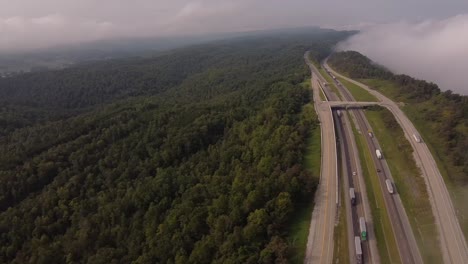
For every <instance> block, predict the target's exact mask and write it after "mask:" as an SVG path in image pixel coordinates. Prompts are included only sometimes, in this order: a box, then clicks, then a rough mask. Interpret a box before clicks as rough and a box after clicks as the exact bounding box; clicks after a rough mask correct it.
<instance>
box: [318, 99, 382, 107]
mask: <svg viewBox="0 0 468 264" xmlns="http://www.w3.org/2000/svg"><path fill="white" fill-rule="evenodd" d="M323 104H326V105H328V106H330V107H331V108H345V109H349V108H361V107H365V106H373V105H379V106H384V107H387V105H385V103H382V102H354V101H328V102H323Z"/></svg>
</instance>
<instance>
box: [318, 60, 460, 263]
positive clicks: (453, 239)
mask: <svg viewBox="0 0 468 264" xmlns="http://www.w3.org/2000/svg"><path fill="white" fill-rule="evenodd" d="M324 66H325V68H326V69H327V70H329V71H330V72H332V73H333V74H334V75H335V76H339V77H341V78H344V79H346V80H348V81H350V82H352V83H354V84H356V85H358V86H360V87H361V88H364V89H365V90H367V91H368V92H370V93H371V94H372V95H374V96H375V97H376V98H377V99H379V100H380V101H381V102H382V103H383V104H382V105H383V106H385V107H386V108H388V109H389V110H390V111H391V112H392V113H393V115H394V116H395V118H396V120H397V121H398V123H399V124H400V126H401V127H402V129H403V131H404V132H405V136H406V138H407V139H408V141H409V142H410V143H411V145H412V147H413V150H414V158H415V160H416V164H417V165H418V167H419V168H420V169H421V172H422V175H423V177H424V179H425V181H426V184H427V186H428V193H429V198H430V201H431V206H432V209H433V212H434V215H435V219H436V224H437V228H438V231H439V236H440V243H441V248H442V252H443V256H444V262H445V263H454V264H458V263H468V246H467V243H466V240H465V237H464V235H463V232H462V230H461V227H460V224H459V222H458V219H457V216H456V214H455V210H454V207H453V204H452V201H451V198H450V195H449V193H448V190H447V187H446V186H445V182H444V180H443V178H442V175H441V174H440V171H439V169H438V167H437V164H436V162H435V160H434V158H433V157H432V154H431V152H430V150H429V148H428V147H427V146H426V144H424V143H423V142H421V143H420V142H415V141H414V140H413V139H412V136H413V135H414V134H417V135H419V133H418V132H417V130H416V128H415V127H414V125H413V124H412V123H411V121H410V120H409V119H408V118H407V117H406V115H405V114H404V113H403V111H402V110H401V109H400V108H399V107H398V105H397V104H396V103H395V102H393V101H391V100H390V99H388V98H387V97H385V96H384V95H382V94H381V93H379V92H377V91H375V90H372V89H371V88H369V87H368V86H367V85H364V84H362V83H360V82H357V81H355V80H353V79H350V78H348V77H346V76H343V75H341V74H339V73H337V72H335V71H334V70H333V69H331V68H330V67H329V66H328V65H327V63H326V62H325V65H324Z"/></svg>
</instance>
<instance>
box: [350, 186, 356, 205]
mask: <svg viewBox="0 0 468 264" xmlns="http://www.w3.org/2000/svg"><path fill="white" fill-rule="evenodd" d="M349 199H351V204H352V205H355V204H356V194H355V193H354V188H349Z"/></svg>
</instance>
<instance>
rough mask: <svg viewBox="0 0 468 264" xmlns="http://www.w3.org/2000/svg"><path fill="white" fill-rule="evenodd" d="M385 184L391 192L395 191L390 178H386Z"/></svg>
mask: <svg viewBox="0 0 468 264" xmlns="http://www.w3.org/2000/svg"><path fill="white" fill-rule="evenodd" d="M385 184H386V185H387V190H388V192H389V193H390V194H392V193H393V185H392V182H391V181H390V180H389V179H386V180H385Z"/></svg>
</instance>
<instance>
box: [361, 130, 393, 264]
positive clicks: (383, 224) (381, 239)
mask: <svg viewBox="0 0 468 264" xmlns="http://www.w3.org/2000/svg"><path fill="white" fill-rule="evenodd" d="M353 133H354V136H355V138H356V145H357V147H358V150H359V158H360V160H361V165H362V174H363V175H362V176H363V178H364V181H365V184H366V189H367V198H368V200H369V204H370V208H371V211H372V218H373V221H374V234H375V238H376V240H377V247H378V250H379V255H380V260H381V263H382V264H385V263H401V259H400V258H399V257H398V256H399V253H398V249H397V246H396V241H395V237H394V235H393V230H392V227H391V224H390V219H389V217H388V212H387V209H386V206H385V201H384V197H383V195H382V189H381V188H380V183H379V179H378V176H377V173H376V168H375V165H374V161H373V160H372V155H371V153H370V151H369V149H368V148H367V146H366V139H365V138H364V137H365V135H363V134H360V133H358V132H357V130H356V128H355V126H354V125H353Z"/></svg>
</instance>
